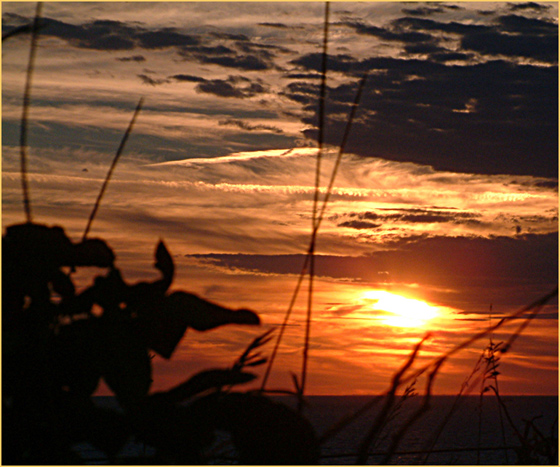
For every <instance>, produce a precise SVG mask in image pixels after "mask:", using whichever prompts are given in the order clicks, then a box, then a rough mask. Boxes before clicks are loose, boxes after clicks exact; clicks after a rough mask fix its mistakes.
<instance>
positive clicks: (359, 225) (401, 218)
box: [338, 209, 480, 229]
mask: <svg viewBox="0 0 560 467" xmlns="http://www.w3.org/2000/svg"><path fill="white" fill-rule="evenodd" d="M391 211H393V212H391V213H381V214H379V213H376V212H371V211H366V212H360V213H348V214H346V215H345V216H344V217H347V218H349V219H350V220H347V221H344V222H340V223H339V224H338V226H339V227H350V228H353V229H372V228H377V227H380V226H381V225H383V224H382V223H383V222H406V223H420V224H430V223H445V222H449V223H453V224H473V223H474V224H476V223H480V221H479V220H478V218H479V217H480V215H479V214H476V213H470V212H453V211H441V210H430V209H399V210H396V209H391ZM395 211H396V212H395ZM371 221H376V223H373V222H371Z"/></svg>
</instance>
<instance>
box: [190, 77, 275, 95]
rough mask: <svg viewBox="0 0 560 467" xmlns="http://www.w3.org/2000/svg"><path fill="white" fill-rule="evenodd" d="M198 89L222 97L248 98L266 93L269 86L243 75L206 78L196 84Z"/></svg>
mask: <svg viewBox="0 0 560 467" xmlns="http://www.w3.org/2000/svg"><path fill="white" fill-rule="evenodd" d="M196 91H197V92H203V93H208V94H214V95H216V96H220V97H234V98H238V99H246V98H248V97H254V96H256V95H257V94H263V93H266V92H267V88H266V87H265V86H264V85H263V84H262V83H259V82H251V80H249V79H247V78H245V77H243V76H229V77H228V78H227V79H226V80H223V79H212V80H205V81H203V82H201V83H199V84H198V85H197V86H196Z"/></svg>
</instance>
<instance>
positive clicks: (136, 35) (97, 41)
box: [41, 17, 199, 51]
mask: <svg viewBox="0 0 560 467" xmlns="http://www.w3.org/2000/svg"><path fill="white" fill-rule="evenodd" d="M42 23H43V25H44V28H43V29H42V30H41V34H42V35H44V36H47V37H57V38H59V39H63V40H66V41H67V42H68V43H69V44H71V45H73V46H74V47H78V48H84V49H94V50H109V51H117V50H132V49H134V48H136V47H139V48H143V49H147V50H149V49H161V48H169V47H180V46H181V47H182V46H188V45H196V44H198V43H199V40H198V38H196V37H194V36H191V35H188V34H182V33H180V32H178V31H176V30H174V29H171V28H162V29H156V30H153V31H150V30H147V29H145V28H143V27H141V26H138V25H134V26H131V25H128V24H126V23H124V22H121V21H114V20H93V21H90V22H86V23H83V24H79V25H75V24H70V23H65V22H63V21H59V20H56V19H53V18H49V17H45V18H43V19H42Z"/></svg>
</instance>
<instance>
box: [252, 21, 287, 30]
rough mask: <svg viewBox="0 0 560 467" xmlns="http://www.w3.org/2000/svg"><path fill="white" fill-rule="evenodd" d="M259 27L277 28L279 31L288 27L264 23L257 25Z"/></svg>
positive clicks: (281, 24)
mask: <svg viewBox="0 0 560 467" xmlns="http://www.w3.org/2000/svg"><path fill="white" fill-rule="evenodd" d="M259 26H266V27H269V28H279V29H287V28H288V26H287V25H286V24H284V23H267V22H264V23H259Z"/></svg>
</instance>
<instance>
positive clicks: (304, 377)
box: [298, 2, 329, 410]
mask: <svg viewBox="0 0 560 467" xmlns="http://www.w3.org/2000/svg"><path fill="white" fill-rule="evenodd" d="M328 35H329V3H328V2H327V3H326V4H325V22H324V28H323V55H322V69H321V89H320V93H319V136H318V145H319V147H318V151H317V164H316V168H315V194H314V196H313V215H312V223H311V242H310V243H311V244H310V247H309V285H308V291H307V316H306V320H305V341H304V345H303V362H302V367H301V381H300V383H299V389H300V391H301V397H303V396H304V395H305V383H306V381H307V362H308V360H309V339H310V334H311V316H312V310H313V281H314V278H315V245H316V241H317V229H316V228H315V226H316V223H317V220H316V218H317V209H318V206H319V188H320V184H321V159H322V158H323V139H324V131H325V94H326V81H327V57H328V55H327V47H328ZM301 397H300V402H299V404H298V409H299V410H301V408H302V405H301V400H302V399H301Z"/></svg>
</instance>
